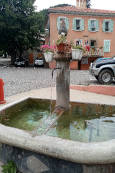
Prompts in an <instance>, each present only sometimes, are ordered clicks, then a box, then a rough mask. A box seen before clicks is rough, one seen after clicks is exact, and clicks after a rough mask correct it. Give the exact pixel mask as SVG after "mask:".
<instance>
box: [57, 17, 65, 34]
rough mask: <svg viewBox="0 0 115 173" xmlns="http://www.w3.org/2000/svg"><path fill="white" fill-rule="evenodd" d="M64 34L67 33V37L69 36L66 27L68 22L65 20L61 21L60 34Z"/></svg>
mask: <svg viewBox="0 0 115 173" xmlns="http://www.w3.org/2000/svg"><path fill="white" fill-rule="evenodd" d="M62 32H64V33H65V35H67V27H66V22H65V19H64V18H61V19H60V29H59V34H61V33H62Z"/></svg>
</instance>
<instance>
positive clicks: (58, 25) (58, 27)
mask: <svg viewBox="0 0 115 173" xmlns="http://www.w3.org/2000/svg"><path fill="white" fill-rule="evenodd" d="M57 29H58V31H59V30H60V17H58V18H57Z"/></svg>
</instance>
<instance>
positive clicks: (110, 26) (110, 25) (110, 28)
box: [109, 20, 114, 32]
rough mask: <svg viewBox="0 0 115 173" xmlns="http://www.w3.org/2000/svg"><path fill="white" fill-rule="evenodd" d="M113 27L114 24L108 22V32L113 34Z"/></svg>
mask: <svg viewBox="0 0 115 173" xmlns="http://www.w3.org/2000/svg"><path fill="white" fill-rule="evenodd" d="M113 26H114V22H113V20H110V22H109V32H113Z"/></svg>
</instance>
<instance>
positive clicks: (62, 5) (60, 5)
mask: <svg viewBox="0 0 115 173" xmlns="http://www.w3.org/2000/svg"><path fill="white" fill-rule="evenodd" d="M65 6H71V5H70V4H58V5H55V6H52V7H50V8H57V7H65Z"/></svg>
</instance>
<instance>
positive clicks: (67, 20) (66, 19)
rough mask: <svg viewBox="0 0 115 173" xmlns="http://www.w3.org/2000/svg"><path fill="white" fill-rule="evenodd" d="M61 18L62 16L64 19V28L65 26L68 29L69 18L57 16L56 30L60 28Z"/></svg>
mask: <svg viewBox="0 0 115 173" xmlns="http://www.w3.org/2000/svg"><path fill="white" fill-rule="evenodd" d="M61 18H64V20H65V24H66V28H67V30H68V29H69V19H68V18H67V17H63V16H62V17H61V16H60V17H58V18H57V29H58V31H59V30H60V19H61Z"/></svg>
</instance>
